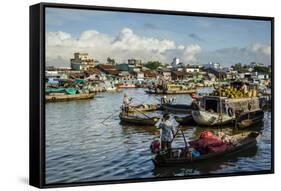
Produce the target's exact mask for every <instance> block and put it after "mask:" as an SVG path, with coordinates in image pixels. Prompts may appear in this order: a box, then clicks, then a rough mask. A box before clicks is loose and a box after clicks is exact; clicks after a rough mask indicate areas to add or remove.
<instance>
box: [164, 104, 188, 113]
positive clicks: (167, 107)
mask: <svg viewBox="0 0 281 191" xmlns="http://www.w3.org/2000/svg"><path fill="white" fill-rule="evenodd" d="M161 108H162V110H164V111H171V112H175V113H190V112H191V105H185V104H162V105H161Z"/></svg>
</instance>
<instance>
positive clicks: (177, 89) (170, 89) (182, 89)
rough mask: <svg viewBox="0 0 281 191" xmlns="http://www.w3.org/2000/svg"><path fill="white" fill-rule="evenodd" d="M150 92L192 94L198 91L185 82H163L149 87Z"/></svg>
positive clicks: (148, 91)
mask: <svg viewBox="0 0 281 191" xmlns="http://www.w3.org/2000/svg"><path fill="white" fill-rule="evenodd" d="M146 93H148V94H192V93H196V90H195V89H191V88H189V87H187V86H185V85H183V84H173V83H169V84H162V85H157V86H154V87H150V88H148V90H147V91H146Z"/></svg>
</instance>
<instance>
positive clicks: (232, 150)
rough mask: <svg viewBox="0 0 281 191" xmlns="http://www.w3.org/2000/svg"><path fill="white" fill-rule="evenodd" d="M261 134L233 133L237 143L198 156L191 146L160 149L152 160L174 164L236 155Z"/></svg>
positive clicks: (255, 141)
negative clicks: (165, 150) (164, 150)
mask: <svg viewBox="0 0 281 191" xmlns="http://www.w3.org/2000/svg"><path fill="white" fill-rule="evenodd" d="M259 136H260V133H258V132H247V133H240V134H237V135H233V136H231V138H232V139H233V140H236V141H235V143H231V144H227V145H226V147H225V149H223V150H221V151H219V152H212V153H206V154H201V155H198V156H192V154H191V153H190V152H191V150H192V149H193V148H192V147H190V146H189V147H183V148H173V149H171V150H170V151H167V152H162V151H161V150H160V151H158V152H157V153H156V154H155V155H154V157H153V159H152V160H153V163H154V165H155V166H173V165H182V164H190V163H195V162H203V161H206V160H212V159H216V158H220V157H226V156H230V155H236V154H237V153H240V152H242V151H246V150H248V149H250V148H252V147H254V146H256V143H257V139H258V137H259Z"/></svg>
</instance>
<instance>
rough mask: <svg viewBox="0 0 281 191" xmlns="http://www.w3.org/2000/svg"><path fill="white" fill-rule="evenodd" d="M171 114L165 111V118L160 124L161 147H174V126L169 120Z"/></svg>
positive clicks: (166, 148)
mask: <svg viewBox="0 0 281 191" xmlns="http://www.w3.org/2000/svg"><path fill="white" fill-rule="evenodd" d="M169 118H170V116H169V114H167V113H165V114H164V115H163V118H162V120H161V122H160V124H159V125H158V128H159V129H160V130H161V134H160V139H161V149H164V150H169V149H171V147H172V140H173V137H174V131H175V130H174V127H173V126H172V125H171V124H170V122H169Z"/></svg>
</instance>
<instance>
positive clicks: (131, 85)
mask: <svg viewBox="0 0 281 191" xmlns="http://www.w3.org/2000/svg"><path fill="white" fill-rule="evenodd" d="M117 88H136V85H135V84H119V85H117Z"/></svg>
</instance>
